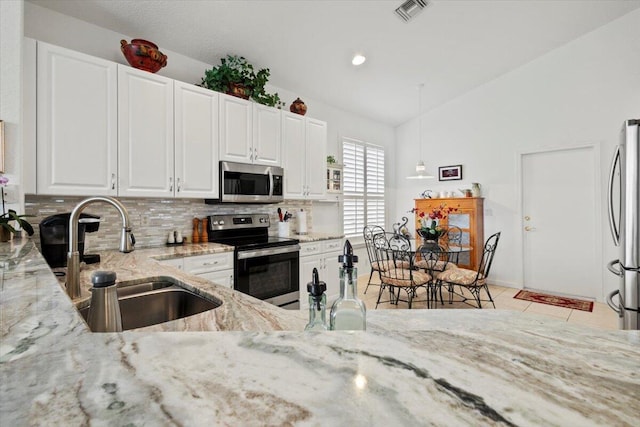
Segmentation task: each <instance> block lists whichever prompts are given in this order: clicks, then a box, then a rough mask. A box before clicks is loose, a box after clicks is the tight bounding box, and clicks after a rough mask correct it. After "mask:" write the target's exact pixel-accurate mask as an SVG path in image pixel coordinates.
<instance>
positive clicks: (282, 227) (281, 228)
mask: <svg viewBox="0 0 640 427" xmlns="http://www.w3.org/2000/svg"><path fill="white" fill-rule="evenodd" d="M278 237H289V223H288V222H279V223H278Z"/></svg>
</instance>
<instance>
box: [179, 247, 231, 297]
mask: <svg viewBox="0 0 640 427" xmlns="http://www.w3.org/2000/svg"><path fill="white" fill-rule="evenodd" d="M184 271H185V272H186V273H189V274H193V275H195V276H200V277H203V278H205V279H207V280H210V281H212V282H214V283H217V284H219V285H223V286H227V287H229V288H231V289H233V252H224V253H219V254H208V255H197V256H191V257H186V258H185V259H184Z"/></svg>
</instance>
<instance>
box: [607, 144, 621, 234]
mask: <svg viewBox="0 0 640 427" xmlns="http://www.w3.org/2000/svg"><path fill="white" fill-rule="evenodd" d="M619 161H620V146H619V145H618V146H617V147H616V152H615V153H614V155H613V161H612V162H611V170H610V171H609V187H608V191H607V199H608V200H609V203H608V205H609V228H610V229H611V235H612V236H613V243H614V244H615V245H616V246H620V230H619V229H618V225H617V224H616V219H615V217H614V212H613V185H614V181H615V175H616V164H618V162H619Z"/></svg>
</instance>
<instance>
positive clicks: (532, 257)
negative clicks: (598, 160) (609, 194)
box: [522, 147, 606, 298]
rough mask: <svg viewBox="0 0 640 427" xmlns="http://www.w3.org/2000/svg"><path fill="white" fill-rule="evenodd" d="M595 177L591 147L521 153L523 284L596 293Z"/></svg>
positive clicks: (564, 291) (598, 226) (597, 231)
mask: <svg viewBox="0 0 640 427" xmlns="http://www.w3.org/2000/svg"><path fill="white" fill-rule="evenodd" d="M596 183H597V177H596V164H595V153H594V148H593V147H581V148H575V149H563V150H554V151H544V152H539V153H530V154H524V155H522V194H523V196H522V200H523V206H522V207H523V218H522V232H523V242H524V251H523V255H524V260H523V266H524V287H525V288H527V289H531V290H539V291H543V292H549V293H553V294H560V295H568V296H577V297H587V298H597V297H598V295H599V292H600V290H601V289H602V274H601V269H600V267H599V266H600V264H601V260H599V259H598V254H599V250H598V247H597V244H598V242H599V240H600V235H601V229H602V226H603V225H602V224H597V223H596V218H599V216H598V215H597V212H598V209H599V206H600V204H599V202H598V200H597V198H596V189H597V185H596ZM605 225H606V224H605Z"/></svg>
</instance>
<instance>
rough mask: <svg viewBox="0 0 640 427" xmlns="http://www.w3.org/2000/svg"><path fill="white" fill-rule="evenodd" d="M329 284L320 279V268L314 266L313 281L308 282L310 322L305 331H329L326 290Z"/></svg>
mask: <svg viewBox="0 0 640 427" xmlns="http://www.w3.org/2000/svg"><path fill="white" fill-rule="evenodd" d="M326 290H327V285H326V283H324V282H321V281H320V277H319V276H318V269H316V268H314V269H313V273H312V279H311V282H309V283H307V291H308V292H309V323H307V326H305V327H304V330H305V331H328V330H329V327H328V326H327V296H326V295H325V293H324V291H326Z"/></svg>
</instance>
